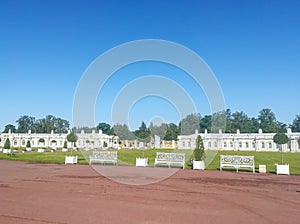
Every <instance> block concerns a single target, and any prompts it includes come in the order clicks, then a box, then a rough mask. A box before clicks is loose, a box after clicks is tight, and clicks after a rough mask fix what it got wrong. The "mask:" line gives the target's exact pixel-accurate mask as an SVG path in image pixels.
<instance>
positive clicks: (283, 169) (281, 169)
mask: <svg viewBox="0 0 300 224" xmlns="http://www.w3.org/2000/svg"><path fill="white" fill-rule="evenodd" d="M275 171H276V174H286V175H290V165H289V164H285V165H280V164H275Z"/></svg>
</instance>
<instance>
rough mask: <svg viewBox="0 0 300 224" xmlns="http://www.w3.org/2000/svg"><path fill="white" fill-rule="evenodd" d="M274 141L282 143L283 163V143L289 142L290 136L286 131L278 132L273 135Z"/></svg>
mask: <svg viewBox="0 0 300 224" xmlns="http://www.w3.org/2000/svg"><path fill="white" fill-rule="evenodd" d="M273 141H274V142H275V143H276V144H279V145H280V151H281V164H283V155H282V145H283V144H286V143H288V141H289V138H288V136H287V135H286V134H285V133H277V134H275V135H274V137H273Z"/></svg>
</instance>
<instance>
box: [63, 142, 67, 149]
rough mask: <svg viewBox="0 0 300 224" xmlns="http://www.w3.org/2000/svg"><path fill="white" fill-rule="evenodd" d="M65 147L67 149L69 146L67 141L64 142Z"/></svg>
mask: <svg viewBox="0 0 300 224" xmlns="http://www.w3.org/2000/svg"><path fill="white" fill-rule="evenodd" d="M64 148H65V149H66V148H68V143H67V141H65V142H64Z"/></svg>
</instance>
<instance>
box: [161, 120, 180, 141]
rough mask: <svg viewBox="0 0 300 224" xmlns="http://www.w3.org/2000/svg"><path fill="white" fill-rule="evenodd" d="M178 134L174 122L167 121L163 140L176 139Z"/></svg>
mask: <svg viewBox="0 0 300 224" xmlns="http://www.w3.org/2000/svg"><path fill="white" fill-rule="evenodd" d="M178 134H179V128H178V126H177V125H176V124H174V123H169V124H168V125H167V131H166V135H165V137H164V140H167V141H170V140H177V137H178Z"/></svg>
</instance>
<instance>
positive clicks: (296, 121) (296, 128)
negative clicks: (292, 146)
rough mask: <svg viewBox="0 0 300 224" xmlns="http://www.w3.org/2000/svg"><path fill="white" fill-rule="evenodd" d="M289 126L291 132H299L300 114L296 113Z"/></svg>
mask: <svg viewBox="0 0 300 224" xmlns="http://www.w3.org/2000/svg"><path fill="white" fill-rule="evenodd" d="M291 128H292V131H293V132H300V114H299V115H296V118H295V119H294V120H293V123H292V125H291Z"/></svg>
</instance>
